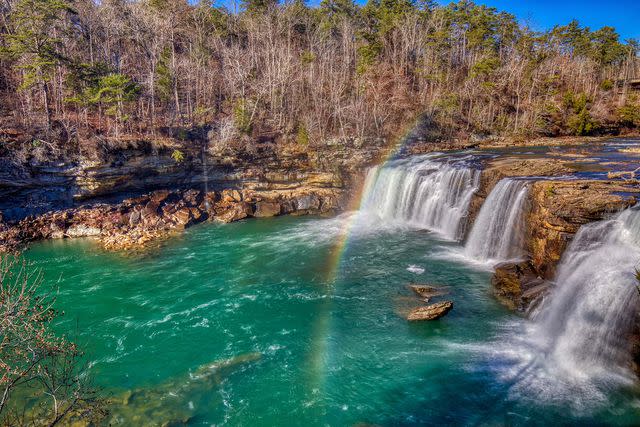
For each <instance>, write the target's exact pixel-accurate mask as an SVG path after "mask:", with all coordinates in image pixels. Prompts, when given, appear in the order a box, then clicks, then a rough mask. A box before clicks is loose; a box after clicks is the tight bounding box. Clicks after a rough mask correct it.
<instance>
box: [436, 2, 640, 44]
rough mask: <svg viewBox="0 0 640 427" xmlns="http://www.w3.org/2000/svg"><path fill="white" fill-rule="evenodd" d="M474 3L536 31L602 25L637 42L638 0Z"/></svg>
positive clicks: (639, 12) (638, 29) (638, 35)
mask: <svg viewBox="0 0 640 427" xmlns="http://www.w3.org/2000/svg"><path fill="white" fill-rule="evenodd" d="M438 3H441V4H447V3H450V2H449V1H438ZM476 3H478V4H485V5H487V6H491V7H495V8H497V9H499V10H504V11H506V12H509V13H512V14H513V15H515V16H516V17H518V19H519V20H520V21H522V22H526V23H529V25H530V26H531V27H532V28H534V29H536V30H546V29H549V28H552V27H553V26H554V25H556V24H560V25H564V24H567V23H568V22H570V21H571V20H572V19H577V20H578V21H580V23H581V24H582V25H584V26H588V27H591V29H592V30H593V29H598V28H600V27H603V26H605V25H608V26H611V27H615V28H616V29H617V30H618V33H619V34H620V37H621V39H622V40H626V39H629V38H636V39H640V0H609V1H602V0H581V1H578V0H512V1H509V0H484V1H483V0H478V1H476Z"/></svg>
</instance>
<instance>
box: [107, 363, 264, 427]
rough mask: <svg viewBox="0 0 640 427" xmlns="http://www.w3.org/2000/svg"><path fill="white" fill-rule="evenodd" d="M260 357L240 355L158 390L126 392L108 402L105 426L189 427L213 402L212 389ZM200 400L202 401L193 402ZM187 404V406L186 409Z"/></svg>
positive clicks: (199, 369)
mask: <svg viewBox="0 0 640 427" xmlns="http://www.w3.org/2000/svg"><path fill="white" fill-rule="evenodd" d="M261 358H262V354H261V353H247V354H241V355H239V356H236V357H232V358H230V359H224V360H219V361H215V362H212V363H207V364H205V365H202V366H201V367H199V368H198V369H196V370H195V371H194V372H192V373H189V374H187V375H184V376H181V377H178V378H174V379H172V380H169V381H167V382H165V383H162V384H160V385H157V386H151V387H144V388H138V389H135V390H128V391H126V392H124V393H123V394H121V395H120V396H116V397H114V398H113V399H112V400H111V402H110V407H109V419H108V420H107V423H106V424H107V425H111V426H114V425H122V426H130V425H145V426H146V425H154V426H155V425H158V426H174V425H188V424H189V423H190V422H191V421H192V419H193V418H194V417H195V416H196V415H197V411H198V410H199V409H200V408H207V407H210V406H211V405H214V404H216V403H217V404H222V402H216V401H215V399H219V394H218V393H215V388H216V387H218V386H219V384H220V383H221V382H222V381H224V379H225V378H226V377H227V376H229V375H231V374H232V373H233V372H235V371H236V370H238V369H242V368H244V367H246V366H247V365H249V364H251V363H254V362H257V361H259V360H260V359H261ZM195 396H201V398H202V401H199V400H198V401H193V400H192V399H193V397H195ZM187 400H189V401H190V404H189V405H185V401H187Z"/></svg>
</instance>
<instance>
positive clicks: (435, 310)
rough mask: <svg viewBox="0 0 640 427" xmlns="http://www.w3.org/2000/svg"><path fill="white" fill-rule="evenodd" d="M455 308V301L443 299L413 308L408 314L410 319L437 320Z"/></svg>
mask: <svg viewBox="0 0 640 427" xmlns="http://www.w3.org/2000/svg"><path fill="white" fill-rule="evenodd" d="M452 308H453V302H451V301H443V302H438V303H435V304H431V305H427V306H425V307H418V308H416V309H414V310H412V311H411V312H410V313H409V315H408V316H407V320H409V321H412V322H413V321H419V320H436V319H440V318H441V317H443V316H444V315H446V314H447V313H448V312H449V311H451V309H452Z"/></svg>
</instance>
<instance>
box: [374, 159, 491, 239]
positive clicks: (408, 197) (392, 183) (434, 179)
mask: <svg viewBox="0 0 640 427" xmlns="http://www.w3.org/2000/svg"><path fill="white" fill-rule="evenodd" d="M479 181H480V171H477V170H474V169H469V168H465V167H456V166H453V165H449V164H445V163H438V162H434V161H433V160H429V159H428V158H424V157H422V158H413V159H411V160H403V161H397V162H395V163H391V164H389V165H386V166H384V167H374V168H372V169H371V170H370V171H369V173H368V175H367V179H366V183H365V194H367V195H368V197H367V198H366V199H365V200H364V201H363V205H362V211H364V212H368V213H374V214H376V215H377V216H378V217H380V218H382V219H383V220H384V221H386V222H398V223H402V224H406V225H409V226H412V227H418V228H424V229H428V230H432V231H435V232H437V233H439V234H441V235H442V236H443V237H445V238H448V239H456V240H459V239H461V238H462V234H463V231H464V225H465V221H466V218H467V214H468V209H469V203H470V201H471V197H472V196H473V194H474V193H475V192H476V191H477V189H478V184H479Z"/></svg>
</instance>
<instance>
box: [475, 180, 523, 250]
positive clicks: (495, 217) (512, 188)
mask: <svg viewBox="0 0 640 427" xmlns="http://www.w3.org/2000/svg"><path fill="white" fill-rule="evenodd" d="M527 187H528V183H527V182H526V181H522V180H515V179H510V178H506V179H503V180H501V181H499V182H498V184H496V186H495V187H494V188H493V190H492V191H491V193H489V196H488V197H487V200H486V201H485V202H484V204H483V205H482V208H481V209H480V213H479V214H478V217H477V218H476V220H475V222H474V224H473V228H472V229H471V233H470V234H469V237H468V239H467V243H466V245H465V249H464V251H465V255H466V256H467V257H469V258H473V259H475V260H478V261H482V262H487V261H495V262H498V261H506V260H510V259H516V258H520V257H522V256H523V255H524V228H525V218H524V210H525V205H526V200H527V191H528V188H527Z"/></svg>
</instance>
